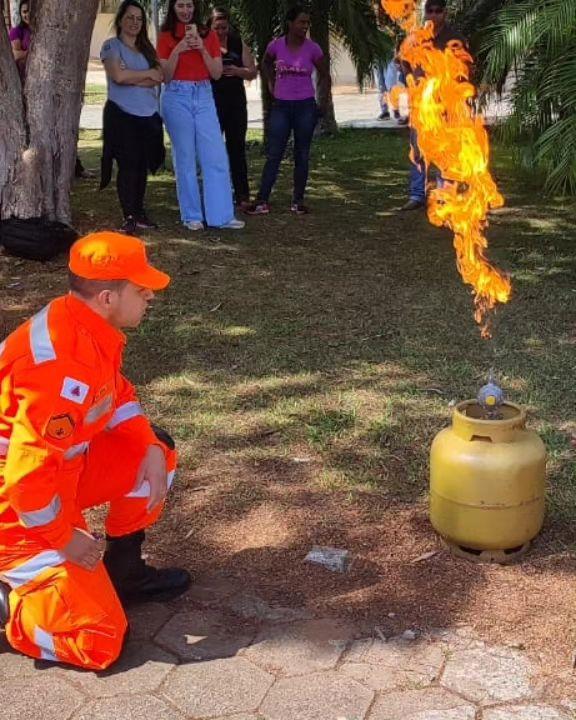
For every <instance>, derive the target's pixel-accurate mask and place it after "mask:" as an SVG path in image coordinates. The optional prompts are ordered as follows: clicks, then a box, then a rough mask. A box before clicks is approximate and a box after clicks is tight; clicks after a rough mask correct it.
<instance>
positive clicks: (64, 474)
mask: <svg viewBox="0 0 576 720" xmlns="http://www.w3.org/2000/svg"><path fill="white" fill-rule="evenodd" d="M69 268H70V275H69V276H70V293H69V294H68V295H66V296H64V297H60V298H57V299H56V300H54V301H52V302H51V303H50V304H49V305H47V306H46V307H45V308H44V309H43V310H41V311H40V312H39V313H38V314H37V315H35V316H34V317H33V318H32V319H30V320H28V321H27V322H25V323H24V324H23V325H21V326H20V327H19V328H18V329H17V330H15V332H13V333H12V334H11V335H10V336H9V337H8V338H7V339H6V340H5V341H4V342H3V343H2V344H1V345H0V623H1V624H4V625H5V628H6V635H7V639H8V641H9V643H10V645H11V646H12V647H13V648H15V649H16V650H19V651H21V652H23V653H25V654H26V655H30V656H32V657H35V658H43V659H46V660H53V661H60V662H64V663H70V664H72V665H78V666H80V667H83V668H89V669H93V670H102V669H104V668H106V667H108V666H109V665H110V664H111V663H113V662H114V661H115V660H116V659H117V658H118V656H119V655H120V653H121V651H122V647H123V643H124V639H125V635H126V630H127V621H126V616H125V614H124V609H123V605H126V604H127V603H131V602H142V601H146V600H165V599H169V598H171V597H175V596H176V595H179V594H180V593H182V592H184V591H185V590H186V589H187V587H188V586H189V584H190V576H189V574H188V573H187V572H186V571H185V570H182V569H179V568H166V569H161V570H158V569H156V568H153V567H151V566H149V565H147V564H146V563H145V562H144V560H143V559H142V558H141V546H142V542H143V541H144V531H145V528H147V527H149V526H150V525H152V524H153V523H154V522H155V521H156V520H157V519H158V517H159V515H160V513H161V512H162V508H163V504H164V499H165V497H166V494H167V492H168V489H169V487H170V485H171V482H172V479H173V476H174V471H175V466H176V453H175V451H174V444H173V442H172V440H171V438H170V437H169V436H168V435H167V434H166V433H165V432H164V431H162V430H160V429H157V428H154V427H153V426H152V425H151V424H150V423H149V422H148V420H147V419H146V417H145V416H144V413H143V411H142V408H141V406H140V405H139V403H138V400H137V398H136V395H135V392H134V388H133V387H132V385H131V384H130V383H129V382H128V381H127V380H126V379H125V378H124V377H123V375H122V374H121V370H120V369H121V364H122V352H123V349H124V344H125V337H124V335H123V334H122V332H121V330H120V329H121V328H133V327H137V326H138V325H139V324H140V322H141V320H142V318H143V317H144V313H145V312H146V309H147V306H148V303H149V302H150V301H151V300H152V298H153V297H154V291H155V290H162V289H163V288H165V287H166V286H167V285H168V283H169V281H170V278H169V277H168V275H166V274H165V273H163V272H160V271H159V270H156V269H155V268H154V267H152V266H151V265H150V264H149V263H148V260H147V258H146V251H145V248H144V245H143V244H142V242H141V241H140V240H138V239H137V238H134V237H128V236H125V235H120V234H117V233H108V232H106V233H96V234H93V235H88V236H87V237H84V238H82V239H81V240H78V242H76V243H75V245H74V246H73V247H72V249H71V252H70V265H69ZM103 503H109V504H110V505H109V513H108V517H107V520H106V544H105V545H104V540H103V539H99V538H97V537H94V536H93V535H92V534H91V533H90V531H89V530H88V527H87V525H86V522H85V520H84V518H83V515H82V511H83V510H85V509H86V508H89V507H93V506H95V505H100V504H103Z"/></svg>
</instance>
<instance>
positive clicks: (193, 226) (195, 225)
mask: <svg viewBox="0 0 576 720" xmlns="http://www.w3.org/2000/svg"><path fill="white" fill-rule="evenodd" d="M182 225H184V227H185V228H186V230H192V231H196V230H204V223H203V222H200V220H190V221H189V222H185V223H182Z"/></svg>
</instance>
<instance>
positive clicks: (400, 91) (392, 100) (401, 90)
mask: <svg viewBox="0 0 576 720" xmlns="http://www.w3.org/2000/svg"><path fill="white" fill-rule="evenodd" d="M404 95H406V88H405V87H404V85H394V86H393V87H391V88H390V90H389V91H388V92H387V93H386V102H387V104H388V107H390V108H392V110H399V109H400V102H401V99H402V97H403V96H404Z"/></svg>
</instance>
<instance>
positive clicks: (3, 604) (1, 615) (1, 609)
mask: <svg viewBox="0 0 576 720" xmlns="http://www.w3.org/2000/svg"><path fill="white" fill-rule="evenodd" d="M9 596H10V588H9V586H8V585H6V584H5V583H3V582H0V628H3V627H4V626H5V625H6V623H7V622H8V620H10V604H9V602H8V598H9Z"/></svg>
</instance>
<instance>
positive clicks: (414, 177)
mask: <svg viewBox="0 0 576 720" xmlns="http://www.w3.org/2000/svg"><path fill="white" fill-rule="evenodd" d="M410 146H411V148H412V154H413V157H414V162H412V163H411V165H410V183H409V199H410V200H416V201H417V202H422V203H423V202H425V201H426V165H425V163H424V161H423V160H422V157H421V155H420V149H419V148H418V135H417V133H416V130H414V129H412V130H410Z"/></svg>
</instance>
